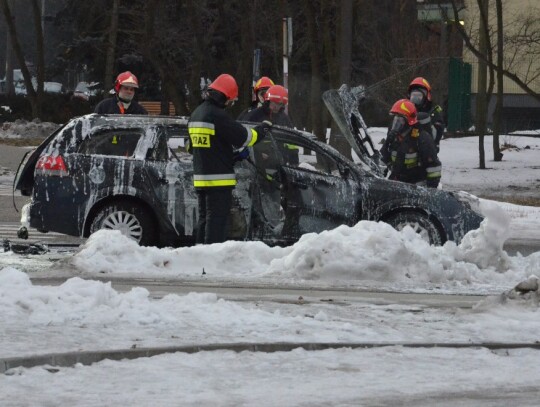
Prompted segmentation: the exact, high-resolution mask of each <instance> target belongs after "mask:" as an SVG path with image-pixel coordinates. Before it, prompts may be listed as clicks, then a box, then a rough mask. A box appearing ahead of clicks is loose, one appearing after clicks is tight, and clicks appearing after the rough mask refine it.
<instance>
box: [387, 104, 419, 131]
mask: <svg viewBox="0 0 540 407" xmlns="http://www.w3.org/2000/svg"><path fill="white" fill-rule="evenodd" d="M390 114H397V115H400V116H403V117H404V118H405V119H406V120H407V123H408V124H409V126H413V125H415V124H416V123H418V118H417V116H416V106H415V105H414V103H412V102H411V101H410V100H409V99H400V100H398V101H397V102H396V103H394V105H393V106H392V109H390Z"/></svg>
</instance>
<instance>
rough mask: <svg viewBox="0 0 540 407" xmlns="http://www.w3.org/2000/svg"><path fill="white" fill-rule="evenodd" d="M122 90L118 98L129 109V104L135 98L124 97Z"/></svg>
mask: <svg viewBox="0 0 540 407" xmlns="http://www.w3.org/2000/svg"><path fill="white" fill-rule="evenodd" d="M121 94H122V92H118V100H119V101H120V102H122V103H123V104H124V106H125V108H126V109H127V108H128V107H129V105H130V104H131V101H132V100H133V97H131V98H130V99H127V98H125V97H122V96H121Z"/></svg>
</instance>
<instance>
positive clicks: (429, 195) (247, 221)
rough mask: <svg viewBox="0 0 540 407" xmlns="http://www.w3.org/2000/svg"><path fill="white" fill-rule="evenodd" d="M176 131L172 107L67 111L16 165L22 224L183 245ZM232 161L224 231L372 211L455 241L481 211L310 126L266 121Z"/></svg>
mask: <svg viewBox="0 0 540 407" xmlns="http://www.w3.org/2000/svg"><path fill="white" fill-rule="evenodd" d="M244 125H245V126H246V127H251V126H253V125H254V124H249V123H244ZM188 137H189V136H188V131H187V119H186V118H181V117H161V116H132V115H96V114H91V115H87V116H82V117H79V118H75V119H73V120H71V121H70V122H69V123H68V124H66V125H65V126H64V127H62V128H60V129H59V130H57V131H56V132H55V133H53V134H51V136H50V137H48V138H47V140H45V141H44V142H43V143H42V144H41V145H40V146H39V147H38V148H37V149H36V150H34V151H32V152H30V154H28V155H27V156H26V157H25V158H24V159H23V161H22V162H21V165H20V166H19V170H18V171H17V175H16V178H15V187H16V188H17V189H19V190H20V191H21V193H22V194H23V195H25V196H31V201H30V203H28V204H26V205H25V206H24V207H23V210H22V219H21V221H22V224H23V225H25V226H31V227H33V228H36V229H37V230H39V231H41V232H47V231H54V232H58V233H64V234H67V235H72V236H80V237H86V236H89V235H90V234H91V233H92V232H94V231H96V230H98V229H102V228H105V229H117V230H120V231H122V233H124V234H125V235H127V236H129V237H131V238H133V239H135V240H136V241H138V242H139V243H140V244H143V245H158V246H181V245H190V244H193V243H194V240H195V236H196V228H197V219H198V213H197V196H196V192H195V190H194V188H193V167H192V156H191V155H190V154H188V153H187V152H186V151H185V148H184V146H185V145H186V141H187V140H188ZM235 171H236V176H237V180H238V184H237V186H236V188H235V189H234V193H233V207H232V210H231V225H230V235H229V239H235V240H260V241H263V242H265V243H267V244H270V245H288V244H292V243H294V242H296V241H297V240H298V239H299V238H300V236H301V235H302V234H305V233H309V232H321V231H323V230H328V229H332V228H335V227H337V226H339V225H344V224H345V225H354V224H355V223H357V222H358V221H360V220H373V221H384V222H387V223H389V224H390V225H393V226H394V227H396V228H402V227H403V226H404V225H411V226H413V227H414V228H415V229H416V230H417V231H418V232H419V233H421V234H422V235H423V236H424V237H425V238H426V240H429V241H430V242H431V243H433V244H442V243H444V242H445V241H446V240H454V241H456V242H459V241H460V240H461V238H462V237H463V236H464V235H465V233H467V232H468V231H469V230H472V229H476V228H477V227H478V226H479V225H480V222H481V220H482V218H481V217H480V216H479V215H478V214H477V213H476V212H475V211H473V210H471V208H470V206H469V205H468V204H467V203H466V202H463V201H462V200H460V199H459V197H457V196H456V195H454V194H451V193H448V192H444V191H439V190H430V189H426V188H423V187H416V186H414V185H408V184H404V183H399V182H394V181H389V180H386V179H384V178H381V177H379V176H376V175H375V174H373V173H372V171H370V170H369V168H366V166H365V165H364V166H363V165H359V164H358V163H354V162H352V161H350V160H349V159H347V158H345V157H344V156H343V155H341V154H340V153H339V152H337V151H336V150H335V149H333V148H332V147H330V146H329V145H327V144H324V143H321V142H319V141H317V140H316V139H315V137H314V136H313V135H311V134H309V133H305V132H301V131H297V130H293V129H288V128H281V127H278V126H274V128H273V129H272V133H271V135H269V136H268V137H267V138H266V139H265V140H264V141H263V142H261V143H258V144H257V145H255V146H254V147H252V148H251V149H250V157H249V158H248V159H246V160H243V161H240V162H238V163H237V164H236V165H235Z"/></svg>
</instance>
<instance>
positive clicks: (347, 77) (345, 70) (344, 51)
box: [330, 0, 353, 158]
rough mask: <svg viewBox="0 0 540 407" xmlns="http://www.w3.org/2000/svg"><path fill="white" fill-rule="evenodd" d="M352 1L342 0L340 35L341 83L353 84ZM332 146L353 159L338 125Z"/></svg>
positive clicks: (333, 125) (335, 128)
mask: <svg viewBox="0 0 540 407" xmlns="http://www.w3.org/2000/svg"><path fill="white" fill-rule="evenodd" d="M352 20H353V8H352V0H341V10H340V25H339V27H340V33H339V37H338V38H339V83H340V85H341V84H350V82H351V52H352ZM330 144H331V145H332V146H333V147H335V148H336V149H337V150H338V151H339V152H340V153H342V154H343V155H345V157H348V158H351V157H352V156H351V145H350V144H349V142H348V141H347V139H346V138H345V137H344V136H343V135H342V134H339V129H338V127H337V125H336V124H335V123H334V122H333V123H332V138H331V142H330Z"/></svg>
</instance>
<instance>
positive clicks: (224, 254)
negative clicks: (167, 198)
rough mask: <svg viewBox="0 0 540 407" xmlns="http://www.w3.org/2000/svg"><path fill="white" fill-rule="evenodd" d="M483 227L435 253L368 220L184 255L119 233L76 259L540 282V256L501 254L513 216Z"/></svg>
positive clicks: (130, 265) (105, 235) (364, 276)
mask: <svg viewBox="0 0 540 407" xmlns="http://www.w3.org/2000/svg"><path fill="white" fill-rule="evenodd" d="M486 213H487V215H488V217H487V218H486V219H485V220H484V221H483V223H482V225H481V227H480V228H479V229H478V230H476V231H472V232H470V233H469V234H467V236H466V237H465V239H464V240H463V242H462V244H461V245H459V246H457V245H456V244H455V243H453V242H447V243H446V244H445V245H444V246H442V247H435V246H430V245H429V244H428V243H427V242H425V241H424V240H422V238H421V237H420V236H419V235H418V234H416V233H415V232H414V231H413V230H412V229H411V228H408V227H406V228H404V229H403V230H402V231H396V230H395V229H393V228H392V227H391V226H389V225H388V224H386V223H382V222H381V223H376V222H369V221H361V222H359V223H358V224H356V225H355V226H353V227H348V226H340V227H338V228H336V229H333V230H329V231H324V232H322V233H320V234H315V233H311V234H306V235H304V236H302V238H301V239H300V240H299V241H298V242H297V243H296V244H294V245H293V246H291V247H287V248H280V247H273V248H271V247H268V246H266V245H265V244H263V243H260V242H235V241H229V242H225V243H221V244H215V245H212V246H195V247H187V248H180V249H161V250H160V249H157V248H153V247H139V246H138V245H137V244H136V243H134V242H133V241H130V240H129V239H128V238H126V237H124V236H123V235H122V234H121V233H120V232H118V231H106V230H101V231H98V232H96V233H95V234H93V235H92V236H91V237H90V238H89V239H88V241H87V242H86V243H85V244H84V245H83V246H82V247H81V249H80V251H79V252H78V253H76V254H75V255H74V256H73V258H72V259H71V260H70V261H71V263H72V264H73V265H74V266H75V267H76V268H78V269H79V270H81V271H82V272H86V273H94V272H96V271H97V272H101V273H111V274H126V275H128V274H129V275H132V276H141V275H145V276H148V275H151V276H169V277H172V276H175V277H182V278H186V277H200V276H202V275H206V276H207V277H212V278H216V277H217V278H223V277H235V278H257V279H260V278H264V279H272V280H276V279H278V280H281V281H283V280H285V281H306V280H307V281H316V280H320V281H324V282H325V283H328V282H330V283H332V282H335V283H343V282H345V283H347V284H349V283H352V282H354V281H357V282H358V281H362V282H365V281H376V282H406V283H433V284H442V283H450V284H452V283H465V284H471V283H489V284H496V283H498V284H502V285H503V286H507V287H508V286H513V285H515V284H516V283H517V282H519V281H521V280H523V279H524V278H526V277H528V276H529V275H530V274H535V275H538V276H540V268H538V267H537V266H538V263H539V261H540V252H538V253H535V254H533V255H531V256H528V257H526V258H523V257H521V256H518V257H510V256H508V255H507V254H506V252H505V251H504V250H503V249H502V246H503V243H504V241H505V239H506V237H507V236H508V226H509V219H508V217H507V216H506V215H505V214H504V213H503V212H502V211H501V210H500V209H497V208H491V210H488V211H486Z"/></svg>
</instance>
